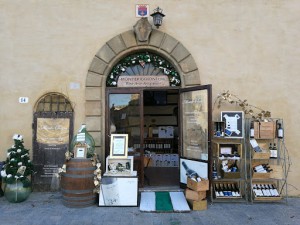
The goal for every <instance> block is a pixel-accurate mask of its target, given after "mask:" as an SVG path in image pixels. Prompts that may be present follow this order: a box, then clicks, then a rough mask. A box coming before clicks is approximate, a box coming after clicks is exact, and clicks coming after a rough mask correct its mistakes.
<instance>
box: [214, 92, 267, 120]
mask: <svg viewBox="0 0 300 225" xmlns="http://www.w3.org/2000/svg"><path fill="white" fill-rule="evenodd" d="M224 102H228V103H230V104H236V105H237V106H239V107H241V109H242V110H243V112H244V113H245V115H249V116H250V117H251V118H252V119H255V120H258V121H263V120H268V119H269V118H271V112H270V111H267V110H264V109H261V108H259V107H257V106H254V105H251V104H249V103H248V102H247V99H245V100H242V99H240V98H239V97H238V96H237V95H234V94H231V93H230V92H229V91H223V92H222V93H220V94H218V96H217V98H216V99H215V102H214V107H215V106H216V105H217V108H218V109H219V108H220V107H221V105H222V104H223V103H224Z"/></svg>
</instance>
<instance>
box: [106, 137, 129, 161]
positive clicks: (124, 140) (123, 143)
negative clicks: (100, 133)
mask: <svg viewBox="0 0 300 225" xmlns="http://www.w3.org/2000/svg"><path fill="white" fill-rule="evenodd" d="M127 155H128V134H111V139H110V158H127Z"/></svg>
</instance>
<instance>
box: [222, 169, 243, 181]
mask: <svg viewBox="0 0 300 225" xmlns="http://www.w3.org/2000/svg"><path fill="white" fill-rule="evenodd" d="M221 175H222V178H224V179H238V178H240V177H241V173H240V172H224V171H223V170H221Z"/></svg>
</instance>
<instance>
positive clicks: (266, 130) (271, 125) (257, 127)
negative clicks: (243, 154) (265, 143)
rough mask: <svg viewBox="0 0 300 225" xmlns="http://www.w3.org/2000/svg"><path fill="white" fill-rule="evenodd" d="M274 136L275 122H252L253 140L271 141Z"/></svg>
mask: <svg viewBox="0 0 300 225" xmlns="http://www.w3.org/2000/svg"><path fill="white" fill-rule="evenodd" d="M275 134H276V122H275V121H271V122H254V138H255V139H273V138H275Z"/></svg>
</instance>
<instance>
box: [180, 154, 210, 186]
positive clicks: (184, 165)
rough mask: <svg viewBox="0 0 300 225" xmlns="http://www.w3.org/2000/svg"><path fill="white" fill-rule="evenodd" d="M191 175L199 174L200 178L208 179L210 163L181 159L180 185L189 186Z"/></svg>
mask: <svg viewBox="0 0 300 225" xmlns="http://www.w3.org/2000/svg"><path fill="white" fill-rule="evenodd" d="M189 173H197V174H198V176H199V177H202V178H206V179H207V178H208V163H206V162H201V161H196V160H191V159H185V158H180V183H181V184H182V185H185V184H187V176H188V175H189Z"/></svg>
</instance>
